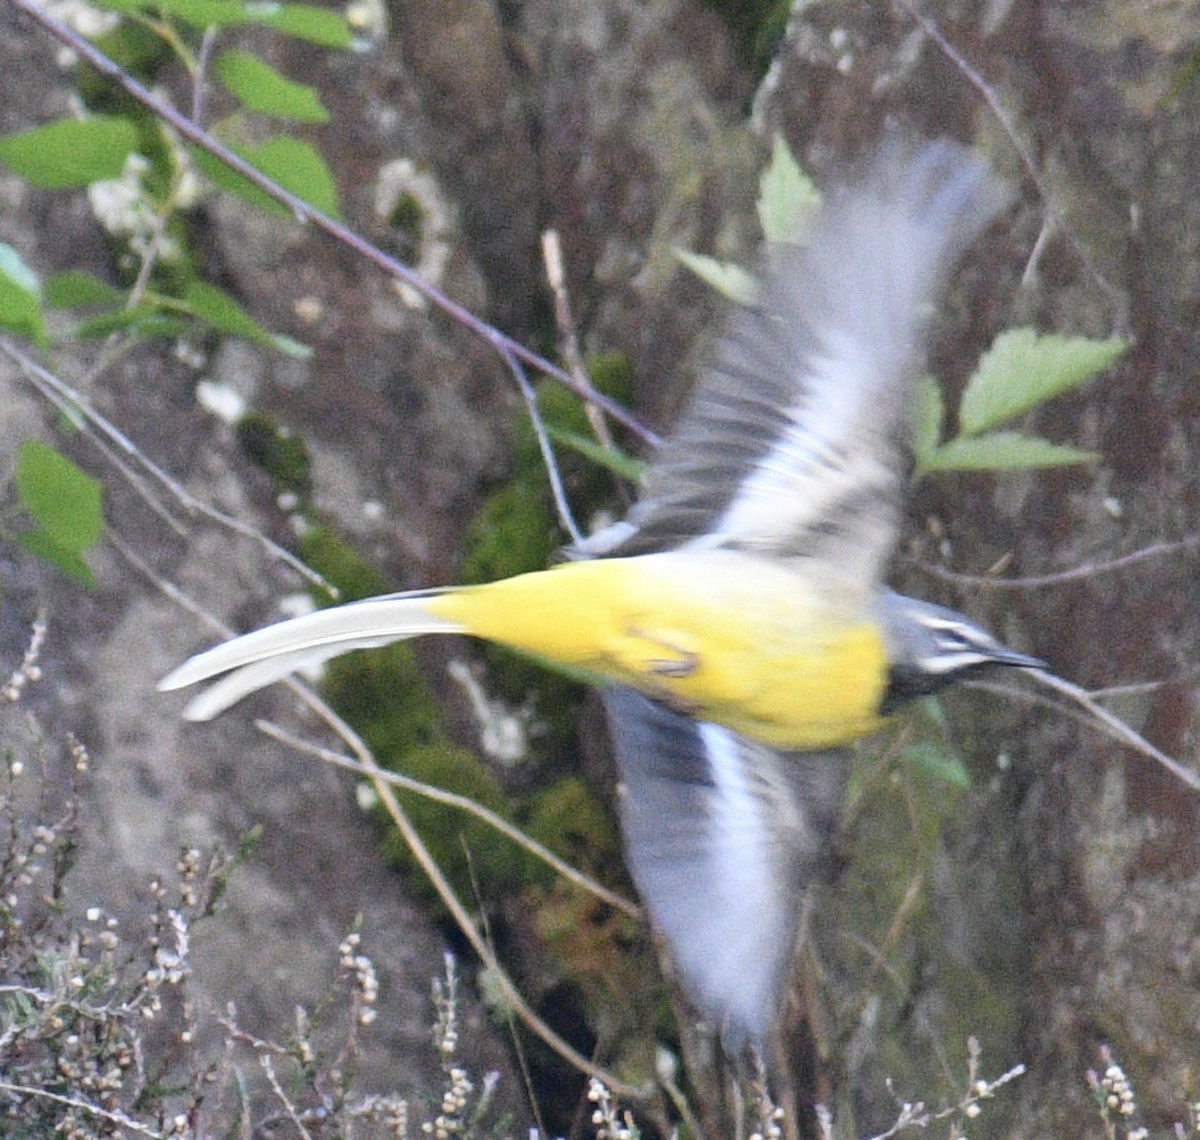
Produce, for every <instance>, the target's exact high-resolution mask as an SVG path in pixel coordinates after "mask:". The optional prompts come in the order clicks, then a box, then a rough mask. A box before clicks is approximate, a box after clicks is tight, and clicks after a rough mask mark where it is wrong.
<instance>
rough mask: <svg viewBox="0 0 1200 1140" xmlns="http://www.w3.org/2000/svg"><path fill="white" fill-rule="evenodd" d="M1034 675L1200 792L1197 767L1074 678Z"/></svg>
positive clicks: (1105, 729) (1036, 678)
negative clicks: (1130, 722)
mask: <svg viewBox="0 0 1200 1140" xmlns="http://www.w3.org/2000/svg"><path fill="white" fill-rule="evenodd" d="M1032 676H1033V679H1034V680H1035V681H1036V682H1037V683H1038V684H1039V685H1044V686H1045V687H1046V688H1048V689H1052V690H1054V691H1055V692H1057V693H1062V694H1063V696H1065V697H1067V698H1069V699H1070V700H1072V701H1074V702H1075V703H1076V704H1077V705H1079V706H1080V707H1081V708H1083V709H1086V710H1087V712H1088V713H1089V714H1090V716H1091V717H1092V718H1094V720H1095V722H1096V723H1097V724H1098V725H1099V726H1100V727H1101V729H1102V730H1103V731H1104V732H1106V733H1107V734H1108V735H1109V736H1111V737H1113V738H1114V739H1115V740H1120V741H1121V742H1123V743H1124V744H1128V745H1129V747H1131V748H1133V749H1134V750H1135V751H1137V752H1140V753H1141V754H1142V755H1143V756H1148V757H1149V758H1150V759H1151V760H1154V761H1155V762H1157V763H1158V764H1161V765H1162V766H1163V767H1164V768H1166V770H1167V771H1168V772H1170V773H1171V775H1172V776H1174V777H1175V778H1176V779H1178V780H1180V781H1181V782H1182V783H1184V784H1186V785H1187V786H1188V787H1189V788H1191V789H1192V790H1193V791H1197V792H1200V772H1196V771H1193V770H1192V769H1191V768H1185V767H1184V766H1183V765H1182V764H1180V763H1179V761H1178V760H1176V759H1174V758H1173V757H1171V756H1168V755H1167V754H1166V753H1165V752H1163V751H1162V750H1161V749H1159V748H1155V746H1154V745H1153V744H1151V743H1150V741H1148V740H1147V739H1146V738H1145V737H1144V736H1142V735H1141V734H1140V733H1137V732H1134V730H1133V729H1132V728H1130V727H1129V725H1127V724H1126V723H1125V722H1124V721H1123V720H1121V719H1120V717H1116V716H1113V714H1112V713H1110V712H1109V711H1108V709H1106V708H1105V707H1104V706H1103V705H1100V704H1097V703H1096V701H1095V700H1093V699H1092V695H1091V694H1090V693H1089V692H1088V691H1087V690H1086V689H1082V688H1080V687H1079V686H1078V685H1073V684H1072V683H1071V682H1070V681H1065V680H1063V678H1062V677H1058V676H1055V674H1053V673H1038V672H1034V673H1033V674H1032Z"/></svg>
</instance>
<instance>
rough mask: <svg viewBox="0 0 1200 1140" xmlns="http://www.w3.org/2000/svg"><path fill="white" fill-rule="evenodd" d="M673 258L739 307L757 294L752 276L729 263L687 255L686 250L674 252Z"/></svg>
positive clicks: (694, 254) (702, 256) (754, 279)
mask: <svg viewBox="0 0 1200 1140" xmlns="http://www.w3.org/2000/svg"><path fill="white" fill-rule="evenodd" d="M675 256H676V257H677V258H679V260H680V261H681V262H683V264H684V265H685V266H687V268H688V269H690V270H691V271H692V272H693V273H694V274H695V275H696V276H697V277H699V278H700V280H701V281H703V282H704V283H705V284H707V285H711V286H712V287H713V288H714V289H715V290H716V291H717V292H718V293H720V294H721V295H722V296H724V297H728V298H729V299H730V300H731V301H736V302H737V303H738V304H739V305H748V304H750V303H751V302H752V301H753V300H754V297H755V294H756V293H757V292H758V281H757V279H756V278H755V276H754V274H753V273H751V272H749V270H746V269H743V268H742V267H741V266H740V265H734V263H733V262H731V261H718V260H717V259H716V258H715V257H708V256H706V255H705V254H702V253H689V252H688V251H687V250H686V249H677V250H675Z"/></svg>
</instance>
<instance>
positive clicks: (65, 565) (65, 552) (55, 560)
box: [15, 530, 96, 586]
mask: <svg viewBox="0 0 1200 1140" xmlns="http://www.w3.org/2000/svg"><path fill="white" fill-rule="evenodd" d="M15 537H16V540H17V542H18V543H20V545H21V546H23V547H24V548H25V549H26V550H28V551H29V553H30V554H34V555H36V556H37V557H38V558H40V559H41V560H42V561H43V562H48V563H50V565H51V566H53V567H54V568H55V569H56V570H61V571H62V572H63V573H64V574H66V575H68V576H69V577H71V578H74V579H75V580H76V581H77V582H82V583H83V584H84V585H85V586H94V585H95V584H96V576H95V574H93V573H92V568H91V567H90V566H89V565H88V564H87V563H86V562H84V560H83V559H82V558H81V557H80V556H79V554H78V553H77V552H76V551H74V550H72V549H71V548H70V547H67V546H63V544H62V543H60V542H55V541H54V539H52V538H51V537H50V536H49V535H48V534H47V533H46V532H45V531H44V530H27V531H24V532H23V533H21V534H18V535H16V536H15Z"/></svg>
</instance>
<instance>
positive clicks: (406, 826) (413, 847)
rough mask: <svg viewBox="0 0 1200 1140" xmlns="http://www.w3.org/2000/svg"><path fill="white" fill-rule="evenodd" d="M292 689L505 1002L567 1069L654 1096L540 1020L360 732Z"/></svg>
mask: <svg viewBox="0 0 1200 1140" xmlns="http://www.w3.org/2000/svg"><path fill="white" fill-rule="evenodd" d="M289 685H290V687H292V688H293V690H294V691H295V692H297V693H298V694H299V695H300V696H301V697H302V698H303V700H304V702H305V703H306V704H307V705H308V706H309V708H311V709H312V710H313V712H315V713H316V714H317V715H318V716H319V717H320V718H321V719H322V720H323V721H324V722H325V723H326V724H327V725H328V726H329V728H330V729H331V730H332V731H333V732H334V733H335V734H336V735H337V736H339V737H340V738H341V739H342V740H343V741H344V742H345V743H346V745H347V746H348V747H349V748H350V750H351V751H352V752H353V753H354V754H355V755H356V756H357V757H358V759H359V762H360V764H361V765H362V770H363V772H364V773H365V775H366V776H367V777H368V778H369V779H370V780H371V783H372V785H373V786H374V788H375V791H376V793H377V794H378V796H379V798H380V800H381V801H382V802H383V804H384V806H385V807H386V808H387V812H388V815H389V816H391V819H392V822H393V823H394V824H395V825H396V828H397V829H398V830H399V832H400V834H401V836H402V838H403V839H404V842H405V845H406V846H407V847H408V849H409V851H410V852H412V855H413V858H414V859H416V861H417V863H418V864H419V865H420V867H421V869H422V871H424V873H425V875H426V877H427V878H428V879H429V882H430V883H431V885H432V886H433V888H434V890H435V891H436V892H437V894H438V897H439V898H440V899H441V900H442V905H443V906H445V908H446V909H447V910H448V911H449V912H450V914H451V916H452V917H453V919H454V922H455V924H456V925H457V926H458V928H459V930H460V931H461V932H462V935H463V937H464V938H466V940H467V941H468V942H469V943H470V944H471V948H472V949H473V950H474V951H475V953H476V954H477V955H478V957H479V959H480V961H481V962H482V963H483V964H484V966H485V967H486V968H487V969H488V970H489V971H490V973H491V975H492V977H493V979H494V980H495V982H496V985H497V986H498V987H499V989H500V991H501V992H502V994H503V995H504V1000H505V1001H506V1002H508V1003H509V1004H510V1005H511V1007H512V1009H513V1010H514V1011H515V1013H516V1014H517V1016H518V1017H519V1018H520V1019H521V1020H522V1021H523V1022H524V1023H525V1026H526V1028H527V1029H529V1030H530V1031H531V1032H532V1033H534V1034H535V1035H536V1036H537V1037H540V1038H541V1039H542V1041H543V1042H545V1044H546V1045H548V1046H549V1047H550V1048H551V1049H553V1050H554V1052H556V1053H557V1054H558V1055H559V1056H560V1057H562V1058H563V1059H564V1060H565V1061H567V1063H568V1064H570V1065H572V1066H574V1067H575V1068H576V1069H578V1070H579V1071H580V1072H582V1073H586V1074H587V1075H588V1076H592V1077H596V1078H597V1079H598V1080H601V1081H603V1082H604V1083H605V1084H606V1085H608V1086H609V1088H612V1089H615V1090H616V1091H618V1092H620V1093H621V1095H622V1096H627V1097H630V1098H633V1099H637V1100H644V1099H646V1097H648V1096H650V1095H651V1093H652V1091H653V1090H652V1088H650V1087H645V1088H638V1087H635V1086H633V1085H630V1084H627V1083H626V1082H624V1081H622V1080H619V1079H618V1078H617V1077H616V1076H615V1075H614V1074H612V1073H610V1072H608V1071H607V1070H605V1069H603V1068H601V1067H600V1066H599V1065H597V1064H596V1063H595V1062H594V1061H592V1060H591V1059H590V1058H588V1057H585V1056H584V1055H583V1054H582V1053H580V1052H578V1050H576V1049H574V1048H572V1046H570V1045H569V1044H568V1043H567V1042H566V1041H564V1040H563V1039H562V1038H561V1037H560V1036H559V1035H558V1034H557V1033H556V1032H555V1031H554V1030H553V1029H552V1028H551V1027H550V1026H549V1025H547V1024H546V1022H545V1021H543V1020H542V1018H541V1017H540V1016H538V1014H537V1013H536V1012H535V1011H534V1010H533V1008H532V1007H531V1006H530V1005H529V1004H528V1002H526V1001H525V999H524V997H522V996H521V993H520V991H519V990H518V989H517V987H516V985H515V984H514V983H513V981H512V979H511V978H510V977H509V976H508V974H507V972H506V971H505V970H504V968H503V966H501V965H500V962H499V961H498V960H497V959H496V957H495V955H494V954H492V952H491V949H490V948H489V947H488V945H487V943H486V942H485V940H484V939H483V938H482V936H481V935H480V933H479V929H478V927H477V926H476V925H475V922H474V920H473V919H472V918H471V916H470V914H468V913H467V909H466V907H464V906H463V904H462V902H461V901H460V900H459V898H458V895H457V894H456V893H455V891H454V888H453V887H452V886H451V885H450V883H449V881H448V880H447V879H446V876H445V875H444V874H443V873H442V869H441V867H439V866H438V864H437V861H436V860H435V859H434V858H433V856H432V855H431V854H430V853H429V849H428V848H427V847H426V846H425V841H424V840H423V839H422V838H421V836H420V834H419V833H418V832H417V830H416V828H415V827H414V826H413V824H412V821H411V820H410V819H409V818H408V815H407V813H406V812H405V811H404V809H403V808H402V807H401V806H400V803H399V801H398V800H397V799H396V796H395V793H394V792H393V791H392V786H391V783H390V782H389V780H388V778H387V777H388V775H389V773H387V772H385V771H384V770H383V769H382V768H380V767H379V764H378V763H377V761H376V760H375V757H374V755H373V754H372V752H371V750H370V749H369V748H368V747H367V745H366V743H365V742H364V741H363V739H362V738H361V737H360V736H359V735H358V733H356V732H355V731H354V729H353V728H351V727H350V725H349V724H347V723H346V722H345V721H344V720H343V719H342V718H341V717H340V716H338V714H337V713H336V712H334V711H333V709H332V708H330V707H329V705H327V704H326V703H325V702H324V701H323V700H321V698H320V697H318V696H317V695H316V694H315V693H313V692H312V691H311V690H309V689H307V688H306V687H305V686H303V685H301V684H300V683H299V682H297V681H294V680H293V681H290V682H289Z"/></svg>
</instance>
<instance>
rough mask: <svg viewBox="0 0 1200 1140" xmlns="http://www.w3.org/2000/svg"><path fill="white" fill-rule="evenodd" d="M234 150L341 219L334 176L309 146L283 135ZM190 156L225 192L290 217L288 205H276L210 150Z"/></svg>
mask: <svg viewBox="0 0 1200 1140" xmlns="http://www.w3.org/2000/svg"><path fill="white" fill-rule="evenodd" d="M230 150H232V151H234V152H235V153H237V154H238V155H240V156H241V157H242V158H244V159H245V160H246V161H247V162H249V163H251V164H252V165H254V166H256V167H257V168H258V169H259V170H261V171H262V172H263V174H265V175H266V176H267V177H268V178H270V179H271V180H272V181H274V182H278V183H279V185H280V186H282V187H283V188H284V189H285V190H288V191H290V192H291V193H292V194H295V195H296V197H298V198H302V199H304V201H305V202H307V203H308V204H309V205H310V206H312V207H314V208H315V209H317V210H320V211H321V212H322V213H323V214H328V215H329V216H330V217H331V218H340V217H341V214H340V212H339V210H338V200H337V187H336V186H335V184H334V181H333V175H332V174H330V172H329V167H328V166H326V165H325V160H324V159H323V158H322V157H321V156H320V155H319V154H318V153H317V152H316V150H314V149H313V148H312V147H311V146H309V145H308V143H305V142H301V141H300V140H299V139H289V138H285V137H282V136H280V137H277V138H273V139H269V140H268V141H267V142H265V143H263V144H262V145H261V146H256V147H240V146H232V145H231V146H230ZM190 153H191V154H192V157H193V158H194V159H195V160H196V165H197V166H198V167H199V168H200V169H201V170H202V171H203V172H204V174H205V175H207V177H209V178H210V179H212V181H213V182H214V183H215V184H216V185H217V186H219V187H220V188H221V189H222V190H228V191H230V192H231V193H233V194H236V195H237V196H238V197H239V198H241V199H242V200H243V201H245V202H249V203H250V204H251V205H252V206H257V207H258V208H259V209H262V210H267V211H268V212H270V213H273V214H281V215H283V216H285V217H286V216H288V215H289V211H288V209H287V207H286V206H283V205H281V204H280V203H279V202H276V201H275V199H274V198H271V197H270V196H269V195H267V194H265V193H264V192H263V191H262V190H260V189H259V188H258V187H257V186H255V185H254V183H252V182H250V181H248V180H247V179H246V178H243V177H242V176H241V175H240V174H238V173H237V172H236V171H233V170H230V169H229V167H227V166H226V165H225V164H224V163H223V162H220V161H218V160H217V159H215V158H213V157H212V155H210V154H208V153H207V152H206V151H203V150H200V149H198V148H195V147H193V148H191V152H190Z"/></svg>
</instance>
